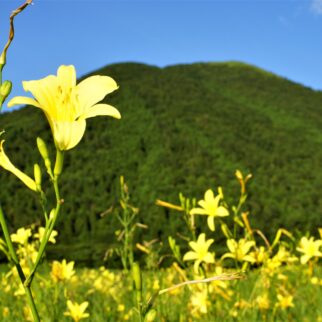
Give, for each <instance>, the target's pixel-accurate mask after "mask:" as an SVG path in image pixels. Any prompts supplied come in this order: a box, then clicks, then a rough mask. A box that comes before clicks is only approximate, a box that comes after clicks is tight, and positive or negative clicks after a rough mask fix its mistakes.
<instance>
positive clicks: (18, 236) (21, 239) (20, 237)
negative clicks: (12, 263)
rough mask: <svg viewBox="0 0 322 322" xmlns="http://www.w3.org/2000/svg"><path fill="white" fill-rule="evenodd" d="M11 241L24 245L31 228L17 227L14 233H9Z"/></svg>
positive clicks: (29, 235)
mask: <svg viewBox="0 0 322 322" xmlns="http://www.w3.org/2000/svg"><path fill="white" fill-rule="evenodd" d="M10 237H11V240H12V242H13V243H18V244H21V245H24V244H25V243H26V242H27V241H28V239H29V237H31V229H30V228H27V229H25V228H23V227H22V228H19V229H18V230H17V232H16V233H15V234H11V235H10Z"/></svg>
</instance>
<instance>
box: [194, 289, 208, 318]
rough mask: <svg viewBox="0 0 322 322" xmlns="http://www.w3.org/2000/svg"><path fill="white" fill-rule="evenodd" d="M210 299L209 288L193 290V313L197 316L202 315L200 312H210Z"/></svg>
mask: <svg viewBox="0 0 322 322" xmlns="http://www.w3.org/2000/svg"><path fill="white" fill-rule="evenodd" d="M209 305H210V301H209V299H208V294H207V290H206V289H203V290H202V291H197V292H193V294H192V295H191V297H190V306H191V309H192V312H191V313H192V314H193V315H195V316H200V314H207V313H208V306H209Z"/></svg>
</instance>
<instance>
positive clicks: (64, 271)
mask: <svg viewBox="0 0 322 322" xmlns="http://www.w3.org/2000/svg"><path fill="white" fill-rule="evenodd" d="M74 264H75V263H74V262H69V263H67V262H66V259H63V261H62V262H61V263H60V262H58V261H53V264H52V268H51V277H52V279H53V280H54V281H55V282H58V281H67V280H70V279H71V278H72V276H73V275H74V274H75V270H74Z"/></svg>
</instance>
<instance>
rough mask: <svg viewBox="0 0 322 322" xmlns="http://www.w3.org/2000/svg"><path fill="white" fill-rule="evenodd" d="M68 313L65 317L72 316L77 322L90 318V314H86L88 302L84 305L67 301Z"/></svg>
mask: <svg viewBox="0 0 322 322" xmlns="http://www.w3.org/2000/svg"><path fill="white" fill-rule="evenodd" d="M67 307H68V311H67V312H65V313H64V315H65V316H70V317H71V318H72V319H73V320H74V321H75V322H78V321H80V320H82V319H86V318H88V317H89V313H85V311H86V309H87V307H88V302H87V301H86V302H83V303H82V304H78V303H76V302H75V303H73V302H72V301H70V300H68V301H67Z"/></svg>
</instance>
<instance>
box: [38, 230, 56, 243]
mask: <svg viewBox="0 0 322 322" xmlns="http://www.w3.org/2000/svg"><path fill="white" fill-rule="evenodd" d="M45 232H46V229H45V227H39V229H38V233H36V234H35V238H38V239H39V241H40V242H41V241H42V239H43V237H44V235H45ZM57 235H58V231H57V230H53V231H52V232H51V234H50V237H49V239H48V241H49V242H50V243H52V244H56V236H57Z"/></svg>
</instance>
